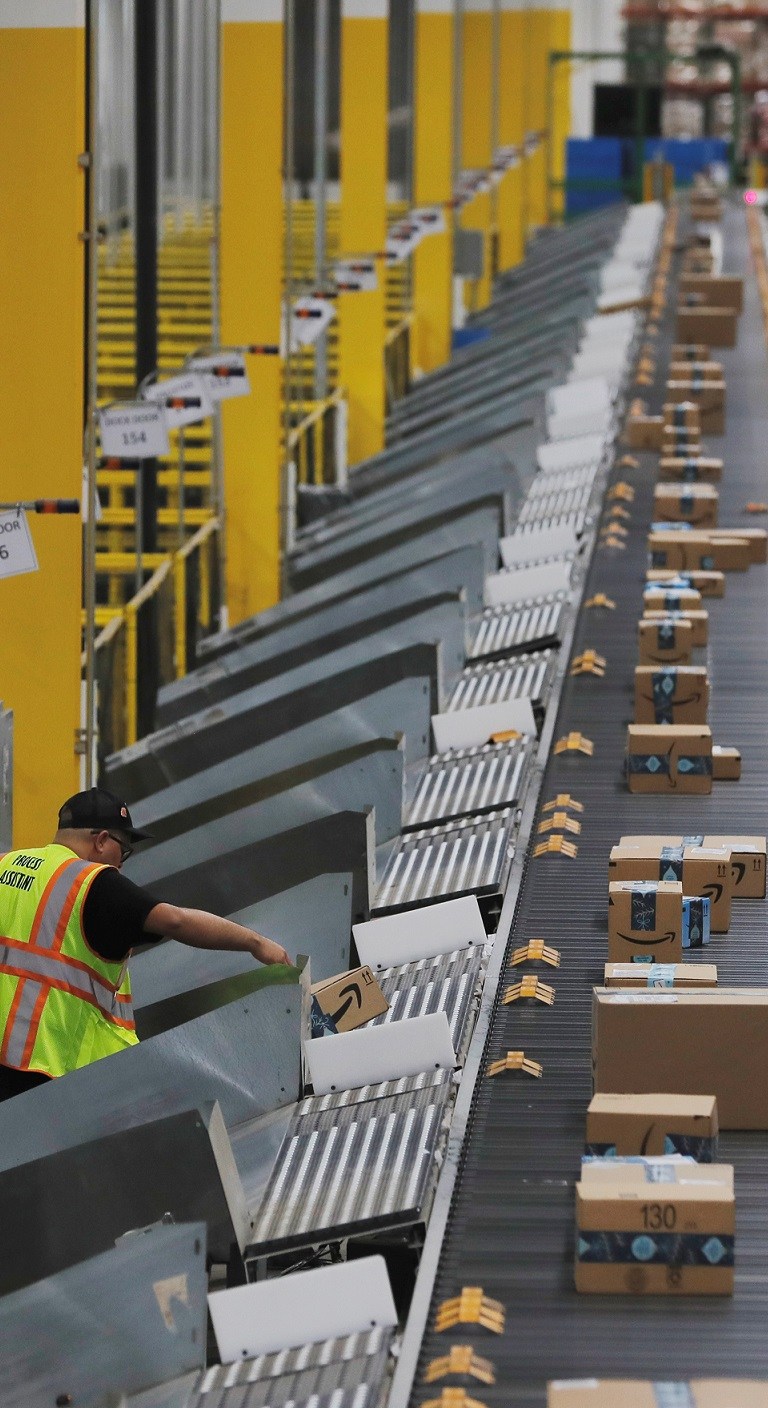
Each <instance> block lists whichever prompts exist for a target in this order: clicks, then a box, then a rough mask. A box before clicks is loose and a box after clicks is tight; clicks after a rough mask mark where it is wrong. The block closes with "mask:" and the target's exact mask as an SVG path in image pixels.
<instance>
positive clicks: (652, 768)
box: [627, 753, 669, 777]
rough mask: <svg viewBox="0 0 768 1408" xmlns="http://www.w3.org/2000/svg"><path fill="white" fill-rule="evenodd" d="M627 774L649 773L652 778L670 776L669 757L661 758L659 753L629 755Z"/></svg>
mask: <svg viewBox="0 0 768 1408" xmlns="http://www.w3.org/2000/svg"><path fill="white" fill-rule="evenodd" d="M627 772H629V773H648V774H649V775H650V776H651V777H657V776H659V775H662V774H664V775H666V776H667V777H668V776H669V756H668V755H664V756H659V754H658V753H629V754H628V755H627Z"/></svg>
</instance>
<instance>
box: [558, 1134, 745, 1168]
mask: <svg viewBox="0 0 768 1408" xmlns="http://www.w3.org/2000/svg"><path fill="white" fill-rule="evenodd" d="M664 1153H665V1154H681V1155H682V1156H683V1158H686V1159H692V1160H693V1161H694V1162H695V1163H697V1164H714V1163H716V1162H717V1135H714V1136H710V1135H700V1134H678V1133H677V1132H676V1131H675V1130H672V1131H670V1132H669V1133H668V1134H665V1135H664ZM618 1157H619V1156H618V1155H617V1153H616V1145H615V1144H602V1143H600V1142H597V1141H595V1142H593V1143H591V1144H585V1145H584V1155H583V1157H582V1163H588V1162H593V1161H594V1160H595V1159H616V1158H618ZM623 1161H624V1162H625V1163H626V1162H627V1159H626V1157H625V1158H624V1160H623Z"/></svg>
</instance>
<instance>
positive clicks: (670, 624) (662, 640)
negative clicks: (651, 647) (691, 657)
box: [656, 621, 677, 650]
mask: <svg viewBox="0 0 768 1408" xmlns="http://www.w3.org/2000/svg"><path fill="white" fill-rule="evenodd" d="M676 642H677V630H676V628H675V623H674V621H661V622H660V624H659V626H658V627H657V630H656V649H657V650H674V649H675V645H676Z"/></svg>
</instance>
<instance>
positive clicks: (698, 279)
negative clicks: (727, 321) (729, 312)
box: [679, 274, 744, 313]
mask: <svg viewBox="0 0 768 1408" xmlns="http://www.w3.org/2000/svg"><path fill="white" fill-rule="evenodd" d="M679 289H680V296H681V300H685V298H686V296H687V295H689V294H692V295H696V296H698V297H699V298H701V300H702V302H703V303H704V305H705V306H706V307H708V308H733V309H735V311H736V312H737V313H741V312H742V310H743V308H744V280H743V279H742V277H741V275H740V274H715V275H707V274H681V276H680V284H679Z"/></svg>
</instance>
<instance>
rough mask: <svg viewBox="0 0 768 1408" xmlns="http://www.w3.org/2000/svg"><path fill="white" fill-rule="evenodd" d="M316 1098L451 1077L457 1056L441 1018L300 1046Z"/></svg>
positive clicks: (432, 1015) (370, 1029)
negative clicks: (426, 1076) (434, 1075)
mask: <svg viewBox="0 0 768 1408" xmlns="http://www.w3.org/2000/svg"><path fill="white" fill-rule="evenodd" d="M304 1054H305V1056H306V1058H307V1062H308V1065H309V1074H310V1079H311V1081H312V1086H313V1088H314V1092H315V1095H330V1094H332V1092H333V1091H336V1090H352V1089H354V1088H355V1087H356V1086H359V1085H376V1084H377V1083H378V1082H379V1081H383V1080H402V1078H403V1077H404V1076H418V1075H421V1073H422V1071H452V1070H453V1068H454V1066H455V1065H456V1052H455V1051H454V1049H453V1042H452V1041H451V1030H450V1027H449V1026H448V1018H447V1016H446V1014H445V1012H430V1013H429V1014H428V1015H427V1016H426V1017H408V1018H407V1019H406V1020H405V1021H403V1022H386V1023H385V1024H384V1026H382V1027H360V1028H359V1029H358V1030H357V1031H354V1032H339V1033H337V1035H335V1036H324V1037H316V1038H315V1039H314V1041H305V1042H304Z"/></svg>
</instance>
